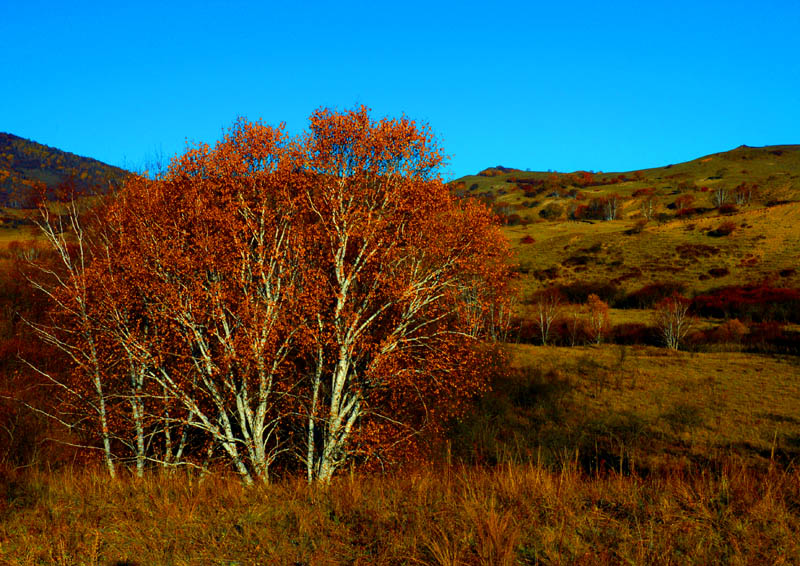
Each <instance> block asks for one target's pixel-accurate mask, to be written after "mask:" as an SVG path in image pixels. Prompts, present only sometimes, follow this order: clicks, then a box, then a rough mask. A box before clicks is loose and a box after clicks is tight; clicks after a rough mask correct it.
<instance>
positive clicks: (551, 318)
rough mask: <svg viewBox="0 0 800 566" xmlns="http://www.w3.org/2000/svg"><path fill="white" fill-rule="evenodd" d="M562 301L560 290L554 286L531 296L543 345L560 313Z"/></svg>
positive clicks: (547, 340) (547, 339)
mask: <svg viewBox="0 0 800 566" xmlns="http://www.w3.org/2000/svg"><path fill="white" fill-rule="evenodd" d="M563 302H564V298H563V296H562V295H561V292H560V291H559V290H558V289H556V288H554V287H551V288H548V289H544V290H542V291H539V292H538V293H536V294H535V295H534V296H533V304H534V308H535V309H536V310H535V312H534V315H535V316H536V325H537V327H538V328H539V336H540V337H541V339H542V345H543V346H547V344H548V342H549V341H550V329H551V328H552V326H553V323H554V322H555V321H556V320H557V319H558V317H559V316H560V314H561V309H562V305H563Z"/></svg>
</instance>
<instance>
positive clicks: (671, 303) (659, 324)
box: [653, 293, 693, 350]
mask: <svg viewBox="0 0 800 566" xmlns="http://www.w3.org/2000/svg"><path fill="white" fill-rule="evenodd" d="M690 305H691V301H690V300H689V299H687V298H686V297H683V296H681V295H679V294H677V293H674V294H673V295H671V296H669V297H666V298H664V299H662V300H661V301H659V302H658V303H657V304H656V306H655V314H654V315H653V318H654V322H655V325H656V328H658V331H659V333H660V334H661V337H662V339H663V340H664V345H665V346H666V347H667V348H669V349H671V350H677V349H678V348H679V347H680V345H681V343H682V342H683V339H684V338H685V337H686V335H687V334H688V333H689V331H690V330H691V328H692V323H693V320H692V317H691V315H690V314H689V306H690Z"/></svg>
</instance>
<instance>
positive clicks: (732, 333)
mask: <svg viewBox="0 0 800 566" xmlns="http://www.w3.org/2000/svg"><path fill="white" fill-rule="evenodd" d="M745 334H747V327H746V326H745V325H744V324H742V323H741V322H740V321H739V319H736V318H734V319H731V320H726V321H725V322H724V323H722V324H720V325H719V326H718V327H717V328H715V329H714V334H713V336H714V339H715V341H716V342H722V343H728V344H738V343H740V342H741V341H742V338H743V337H744V335H745Z"/></svg>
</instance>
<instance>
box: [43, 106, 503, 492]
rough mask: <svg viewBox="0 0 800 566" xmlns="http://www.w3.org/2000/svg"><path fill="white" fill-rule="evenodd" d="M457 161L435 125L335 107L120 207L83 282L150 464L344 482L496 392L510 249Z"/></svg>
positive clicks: (231, 138)
mask: <svg viewBox="0 0 800 566" xmlns="http://www.w3.org/2000/svg"><path fill="white" fill-rule="evenodd" d="M442 162H443V157H442V154H441V151H440V149H439V148H438V146H437V145H436V143H435V141H434V139H433V136H432V134H431V132H430V130H429V128H428V127H427V126H418V125H417V124H415V123H414V122H412V121H410V120H408V119H405V118H403V119H399V120H389V119H384V120H379V121H374V120H372V119H371V118H370V117H369V114H368V111H367V110H366V109H365V108H363V107H362V108H360V109H356V110H353V111H348V112H342V113H338V112H333V111H330V110H319V111H317V112H315V113H314V114H313V115H312V116H311V125H310V129H309V131H308V132H307V133H305V134H303V135H302V136H299V137H295V138H293V137H290V136H288V135H287V134H286V133H285V131H284V129H283V128H282V127H280V128H272V127H270V126H267V125H264V124H262V123H260V122H256V123H251V122H247V121H244V120H240V121H239V122H237V123H236V124H235V125H234V126H233V128H231V130H230V131H229V132H228V133H227V134H226V135H225V137H224V138H223V139H222V140H221V141H220V142H218V143H217V144H216V146H215V147H213V148H212V147H210V146H206V145H200V146H197V147H195V148H193V149H191V150H189V151H188V152H187V153H186V154H185V155H183V156H181V157H180V158H177V159H175V160H174V161H173V162H172V164H171V165H170V167H169V169H168V170H167V171H166V172H165V173H164V174H163V175H160V176H159V177H158V178H156V179H148V178H145V177H141V176H140V177H134V178H132V179H130V180H129V181H128V183H127V184H126V186H125V187H124V188H123V189H122V190H121V191H120V192H119V194H118V195H117V196H116V197H115V198H113V199H110V200H109V202H108V203H107V205H106V206H105V207H104V208H103V209H102V210H101V211H99V212H98V217H99V221H98V222H97V223H96V224H95V226H94V228H93V229H94V233H95V234H96V237H95V238H94V241H95V246H96V247H95V249H94V254H93V261H92V263H91V265H90V266H88V267H86V268H84V269H81V270H79V271H76V273H75V274H74V277H75V278H80V279H81V280H83V281H85V282H86V283H85V284H86V286H87V287H88V288H90V289H92V292H91V293H89V294H88V296H89V297H91V300H89V301H88V302H87V305H88V308H89V311H90V312H91V313H92V316H93V319H92V320H93V326H92V328H93V329H94V334H93V337H92V339H93V340H95V341H96V342H97V343H98V350H99V351H101V352H103V354H104V355H103V356H101V357H99V358H98V360H99V362H98V363H99V364H100V365H101V366H102V367H101V369H100V372H101V375H104V376H108V378H107V380H106V382H107V383H109V384H111V386H112V387H114V388H115V390H114V391H113V394H114V395H115V398H120V399H125V400H127V401H128V404H129V405H130V406H131V407H133V406H136V407H137V409H136V411H133V410H131V411H130V412H131V414H134V413H135V415H139V416H138V417H136V418H135V419H134V418H131V419H126V420H125V421H124V422H123V421H120V423H121V424H120V425H119V426H120V427H122V428H123V429H125V428H126V427H128V428H131V426H132V425H131V423H135V422H138V423H139V424H138V425H136V426H134V427H133V428H135V429H136V431H131V433H129V434H128V436H132V437H135V438H136V439H137V442H138V439H146V442H144V443H140V444H143V447H142V449H143V450H145V451H146V459H147V460H151V461H158V462H162V463H164V462H172V463H178V461H179V460H181V461H185V462H194V463H198V465H199V462H200V461H201V460H204V459H208V454H210V453H216V454H219V455H221V456H222V457H223V458H224V460H225V461H227V462H228V463H229V465H230V466H232V467H233V468H234V469H235V470H236V471H237V472H238V473H239V474H241V476H242V477H243V479H244V480H245V481H246V482H252V481H255V480H256V479H259V480H262V481H267V480H268V479H269V477H270V475H271V470H272V467H273V466H274V465H275V464H276V463H283V465H284V466H285V467H288V468H291V467H293V464H292V463H291V462H293V461H294V462H297V461H299V462H301V463H302V465H303V466H304V467H305V473H306V476H307V478H308V480H309V481H323V482H327V481H329V480H330V478H331V477H332V475H333V474H334V473H335V471H336V470H337V469H339V468H340V467H341V466H342V465H343V464H344V463H345V462H346V461H348V460H350V459H353V458H358V459H359V460H360V461H370V460H371V461H380V462H385V461H391V460H393V459H395V458H397V457H400V456H401V455H403V454H404V453H406V454H407V453H410V452H413V451H414V450H415V449H416V447H417V442H416V441H417V439H418V438H419V435H420V433H421V432H423V431H429V432H434V433H435V432H436V431H437V430H441V428H442V426H443V423H444V422H445V420H446V419H448V418H450V417H452V416H457V415H458V414H460V413H461V412H462V411H463V410H464V409H465V407H466V403H467V401H468V400H469V399H470V398H471V396H473V395H474V394H476V393H478V392H480V391H483V390H484V389H485V388H486V387H487V383H486V377H485V375H486V374H485V372H484V371H482V367H483V365H484V362H483V360H486V356H485V355H483V352H484V351H485V349H486V347H487V342H486V341H488V342H491V340H492V339H495V338H497V337H498V336H501V335H502V333H503V329H502V328H498V326H502V325H504V324H507V321H508V303H507V297H508V294H507V293H506V286H507V285H508V281H509V269H508V264H507V259H508V250H507V245H506V243H505V240H504V239H503V237H502V235H501V234H500V232H499V230H498V228H497V227H496V225H495V223H494V218H493V216H492V214H491V212H490V211H489V210H487V209H486V208H485V207H483V206H481V205H479V204H476V203H473V202H471V200H470V199H456V198H455V197H454V196H453V195H451V194H450V192H449V191H448V189H447V187H446V186H445V185H444V184H443V182H442V180H441V178H440V177H439V169H440V166H441V164H442ZM56 310H58V305H56ZM62 310H63V309H62ZM73 319H74V321H75V323H77V322H78V321H77V319H75V317H73ZM75 347H77V348H81V347H85V341H84V342H76V343H75ZM83 373H84V374H85V375H87V376H88V375H89V373H88V372H87V371H84V372H83ZM135 415H134V416H135ZM111 426H113V423H111V425H109V427H111ZM111 434H112V436H113V435H114V433H113V432H112V433H111ZM116 436H117V437H120V438H122V437H125V434H123V432H120V433H119V434H117V435H116ZM187 438H188V439H187ZM178 439H180V441H178Z"/></svg>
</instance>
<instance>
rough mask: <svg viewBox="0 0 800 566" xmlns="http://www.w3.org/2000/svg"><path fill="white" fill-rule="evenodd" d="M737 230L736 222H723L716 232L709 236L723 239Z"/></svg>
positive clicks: (713, 231)
mask: <svg viewBox="0 0 800 566" xmlns="http://www.w3.org/2000/svg"><path fill="white" fill-rule="evenodd" d="M735 230H736V224H735V223H734V222H723V223H722V224H720V225H719V226H718V227H717V229H716V230H711V231H710V232H709V233H708V235H709V236H712V237H714V238H721V237H723V236H730V235H731V234H733V232H734V231H735Z"/></svg>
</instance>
